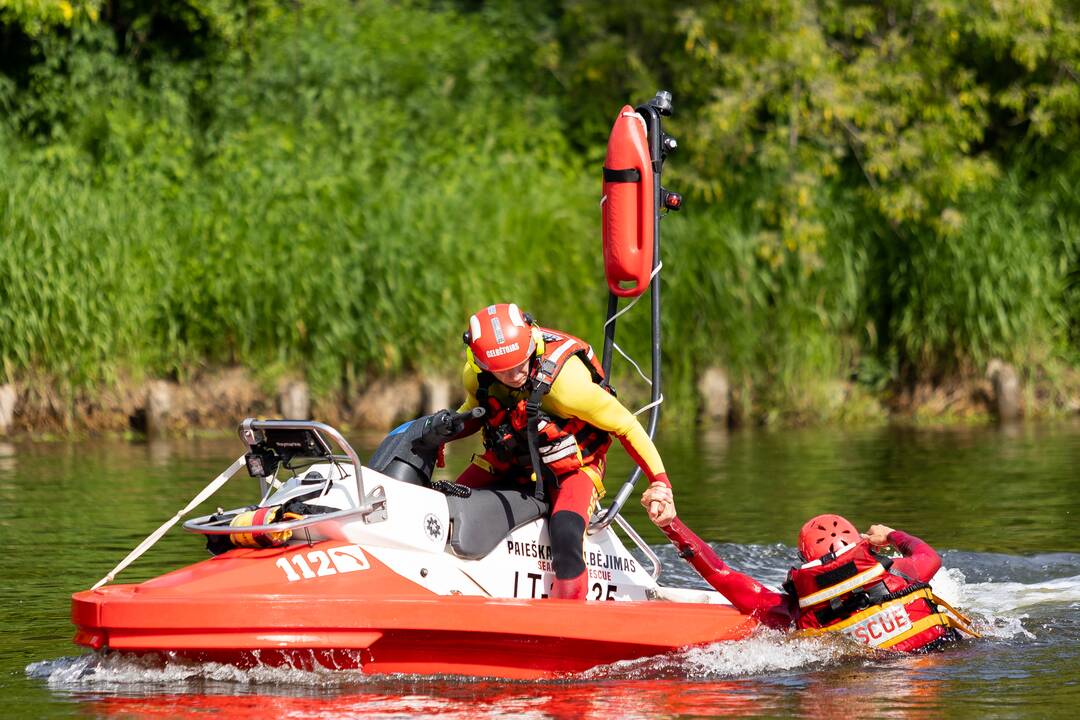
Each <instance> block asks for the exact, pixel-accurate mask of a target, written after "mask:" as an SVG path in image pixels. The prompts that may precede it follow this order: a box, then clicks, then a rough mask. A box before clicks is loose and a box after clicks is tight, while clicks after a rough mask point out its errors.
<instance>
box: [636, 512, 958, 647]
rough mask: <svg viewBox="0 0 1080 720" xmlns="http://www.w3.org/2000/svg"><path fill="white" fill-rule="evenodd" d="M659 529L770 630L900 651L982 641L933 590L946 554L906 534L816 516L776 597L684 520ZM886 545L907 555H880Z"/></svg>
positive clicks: (805, 527)
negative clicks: (838, 637) (966, 637)
mask: <svg viewBox="0 0 1080 720" xmlns="http://www.w3.org/2000/svg"><path fill="white" fill-rule="evenodd" d="M654 522H655V521H654ZM657 525H658V526H659V527H660V528H661V529H662V530H663V531H664V534H665V535H667V536H668V539H669V540H671V542H672V543H673V544H674V545H675V546H676V547H678V548H679V554H680V555H681V556H682V557H683V558H685V559H686V560H687V561H688V562H690V564H691V565H693V566H694V568H695V569H696V570H697V571H698V572H699V573H701V575H702V577H704V578H705V580H706V581H707V582H708V583H709V584H710V585H712V586H713V587H714V588H715V589H716V590H717V591H718V592H719V593H720V594H722V595H723V596H724V597H726V598H727V599H728V600H730V601H731V604H732V605H734V606H735V607H736V608H738V609H739V611H740V612H743V613H745V614H747V615H752V616H754V617H756V618H757V619H758V620H760V621H761V622H762V623H764V624H766V625H769V626H770V627H774V628H779V629H785V628H789V627H791V626H792V625H794V626H795V627H796V628H798V629H799V631H800V632H801V633H802V634H805V635H818V634H821V633H825V632H842V633H844V634H845V635H847V636H849V637H851V638H852V639H854V640H856V641H858V642H861V643H863V644H864V645H869V646H870V647H875V648H881V649H889V650H896V651H899V652H914V651H929V650H932V649H936V648H938V647H940V646H942V645H944V644H946V643H949V642H952V641H954V640H956V639H958V638H959V634H958V633H957V630H958V629H959V630H963V631H964V632H967V633H969V634H971V635H973V636H977V634H976V633H975V632H974V631H973V630H971V628H970V621H969V620H968V619H967V618H966V617H964V616H963V615H961V614H960V613H959V612H957V611H956V610H955V609H953V608H952V607H951V606H949V605H948V603H945V602H944V601H943V600H941V599H940V598H938V597H937V596H936V595H934V594H933V591H932V590H931V589H930V585H929V582H930V579H931V578H932V577H933V576H934V573H936V572H937V571H938V568H940V567H941V557H940V556H939V555H938V554H937V552H935V551H934V549H933V548H932V547H930V546H929V545H928V544H926V543H925V542H923V541H922V540H920V539H919V538H917V537H915V536H914V535H909V534H908V533H905V532H903V531H902V530H894V529H892V528H890V527H887V526H885V525H871V526H870V529H869V530H867V531H866V532H865V533H863V534H862V535H860V534H859V532H858V531H857V530H856V529H855V526H854V525H852V524H851V523H850V522H848V520H846V519H845V518H843V517H841V516H839V515H818V516H817V517H815V518H811V519H810V520H809V521H807V523H806V524H805V525H803V527H802V530H801V532H800V533H799V556H800V558H801V559H802V564H801V565H799V566H798V567H794V568H792V569H791V571H790V572H789V573H788V577H787V581H786V582H785V583H784V585H783V589H784V592H776V591H774V590H769V589H768V588H766V587H765V586H764V585H762V584H761V583H759V582H758V581H757V580H754V579H753V578H752V577H750V576H748V575H744V574H743V573H739V572H735V571H734V570H732V569H731V568H729V567H728V566H727V565H726V564H725V563H724V561H723V560H722V559H721V558H720V557H719V556H718V555H717V554H716V553H715V552H713V550H712V548H710V547H709V545H708V544H707V543H705V542H704V541H703V540H702V539H701V538H699V537H698V536H697V535H695V534H694V533H693V531H691V530H690V529H689V528H688V527H686V525H684V524H683V523H682V522H681V521H680V520H678V519H677V518H675V519H673V520H672V521H671V522H670V523H667V524H664V523H663V522H662V521H661V522H658V523H657ZM886 545H893V546H895V547H896V548H897V549H898V550H899V551H900V553H901V555H903V557H900V558H895V559H894V558H889V557H885V556H884V555H878V554H877V553H875V552H874V549H875V548H882V547H884V546H886ZM939 605H941V606H944V608H945V610H942V609H941V608H939V607H938V606H939ZM946 611H948V612H946ZM950 613H951V614H950Z"/></svg>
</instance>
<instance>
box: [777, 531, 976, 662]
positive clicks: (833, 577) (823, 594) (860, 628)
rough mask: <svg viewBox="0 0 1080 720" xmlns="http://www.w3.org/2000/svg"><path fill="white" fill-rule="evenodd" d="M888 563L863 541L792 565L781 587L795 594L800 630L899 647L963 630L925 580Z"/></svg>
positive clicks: (905, 649)
mask: <svg viewBox="0 0 1080 720" xmlns="http://www.w3.org/2000/svg"><path fill="white" fill-rule="evenodd" d="M891 565H892V560H891V559H889V558H887V557H882V556H878V555H876V554H874V552H873V551H872V550H871V549H870V544H869V543H868V542H866V541H865V540H863V541H861V542H858V543H856V544H855V545H849V546H848V547H846V548H844V549H843V550H840V551H838V552H836V553H829V554H828V555H825V556H823V557H822V558H820V559H818V560H815V561H814V562H811V563H807V564H805V565H803V566H802V567H798V568H792V570H791V572H790V573H788V580H787V582H786V583H785V588H786V589H787V590H788V592H790V593H791V594H792V595H793V596H794V597H796V598H797V599H798V604H799V610H798V613H797V614H796V618H797V620H796V624H797V626H798V628H799V630H801V631H802V632H803V634H807V635H816V634H820V633H824V632H842V633H844V634H845V635H847V636H849V637H851V638H852V639H854V640H856V641H858V642H861V643H863V644H864V645H869V646H871V647H875V648H882V649H891V650H897V651H900V652H911V651H913V650H919V649H921V648H924V647H926V646H927V645H929V644H930V643H933V642H935V641H937V640H939V639H941V638H943V637H945V636H948V635H952V634H953V631H952V630H951V629H950V628H953V627H956V628H958V629H962V630H968V628H966V627H965V625H964V624H962V623H961V622H960V620H964V621H966V618H964V617H963V616H959V619H956V618H953V617H951V616H949V615H948V614H946V613H945V612H943V611H942V610H941V609H939V608H938V606H937V605H938V603H940V602H942V601H940V600H939V599H938V598H937V597H936V596H935V595H934V594H933V592H932V591H931V589H930V586H929V585H928V584H927V583H920V582H916V581H914V580H912V579H910V578H906V577H903V576H901V575H898V574H896V573H893V572H890V570H889V568H890V567H891ZM946 607H948V606H947V605H946ZM950 609H951V608H950ZM954 612H955V611H954ZM957 615H959V613H957ZM969 632H970V631H969Z"/></svg>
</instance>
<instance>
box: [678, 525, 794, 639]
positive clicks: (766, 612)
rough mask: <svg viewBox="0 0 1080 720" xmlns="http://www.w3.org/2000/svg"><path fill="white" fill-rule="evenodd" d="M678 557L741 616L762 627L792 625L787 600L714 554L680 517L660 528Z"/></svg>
mask: <svg viewBox="0 0 1080 720" xmlns="http://www.w3.org/2000/svg"><path fill="white" fill-rule="evenodd" d="M661 529H662V530H663V531H664V534H665V535H667V537H668V539H669V540H670V541H671V542H672V544H673V545H675V547H677V548H679V555H680V556H682V557H683V559H685V560H686V561H687V562H688V563H690V564H691V565H693V566H694V569H695V570H697V571H698V573H700V574H701V577H703V578H705V582H707V583H709V585H712V587H713V588H714V589H715V590H716V591H717V592H718V593H720V594H721V595H723V596H724V597H725V598H727V599H728V600H729V601H730V602H731V604H732V605H734V606H735V607H736V609H738V611H739V612H741V613H743V614H744V615H750V616H752V617H754V618H756V619H757V620H759V621H761V622H762V623H764V624H765V625H768V626H769V627H774V628H787V627H789V626H790V625H791V623H792V617H791V605H790V598H789V597H788V596H787V595H786V594H784V593H779V592H776V591H775V590H770V589H768V588H767V587H765V586H764V585H762V584H761V583H759V582H758V581H757V580H755V579H754V578H752V577H750V576H749V575H745V574H743V573H740V572H736V571H734V570H732V569H731V568H729V567H728V566H727V564H726V563H725V562H724V561H723V559H721V557H720V556H719V555H717V554H716V553H715V552H714V551H713V549H712V548H711V547H709V545H708V543H706V542H705V541H704V540H702V539H701V538H699V537H698V536H697V535H696V534H695V533H694V532H693V531H692V530H690V528H688V527H686V525H684V524H683V523H682V521H681V520H679V518H675V519H674V520H673V521H672V522H671V524H670V525H668V526H667V527H666V528H661Z"/></svg>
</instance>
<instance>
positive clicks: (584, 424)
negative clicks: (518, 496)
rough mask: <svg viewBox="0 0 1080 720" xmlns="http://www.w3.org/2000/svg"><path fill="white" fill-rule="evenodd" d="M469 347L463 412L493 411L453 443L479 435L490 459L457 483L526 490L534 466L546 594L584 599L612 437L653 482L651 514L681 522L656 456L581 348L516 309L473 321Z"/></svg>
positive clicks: (503, 308) (477, 458)
mask: <svg viewBox="0 0 1080 720" xmlns="http://www.w3.org/2000/svg"><path fill="white" fill-rule="evenodd" d="M463 340H464V342H465V345H466V346H467V350H466V363H465V370H464V373H463V382H464V385H465V392H466V398H465V402H464V403H463V404H462V405H461V407H460V408H458V412H467V411H469V410H471V409H473V408H475V407H482V408H484V409H485V410H486V411H487V412H486V413H485V415H484V416H483V417H481V418H479V419H477V420H474V421H472V422H470V423H466V426H465V428H464V430H463V431H462V432H461V433H459V434H458V436H457V437H464V436H466V435H470V434H472V433H475V432H477V431H478V430H481V431H482V432H483V439H484V452H483V453H482V454H481V455H474V456H473V460H472V463H471V464H470V465H469V466H468V467H467V468H466V469H465V470H464V472H462V473H461V475H460V476H459V477H458V478H457V482H458V483H459V484H461V485H465V486H468V487H471V488H480V487H485V486H488V485H492V484H493V483H496V482H498V483H500V484H509V485H511V486H520V487H527V486H528V485H529V484H530V483H532V482H533V478H534V476H535V475H536V472H535V471H534V468H537V467H538V468H539V471H540V474H541V475H543V476H544V478H545V482H544V483H543V484H542V486H541V488H540V490H541V491H542V492H544V493H545V494H546V496H547V499H549V500H550V501H551V503H552V511H551V518H550V520H549V522H548V534H549V536H550V538H551V551H552V566H553V569H554V571H555V580H554V582H553V583H552V586H551V590H550V593H549V596H550V597H553V598H564V599H584V598H585V594H586V592H587V590H588V576H587V573H586V568H585V561H584V559H583V557H582V549H583V541H584V535H585V527H586V526H587V525H588V522H589V518H590V517H591V516H592V513H593V511H594V510H595V508H596V503H597V501H598V500H599V499H600V498H601V497H602V496H603V494H604V484H603V480H604V463H605V457H606V454H607V450H608V447H609V446H610V445H611V436H612V435H615V437H617V438H619V441H620V442H621V443H622V445H623V447H624V448H626V450H627V452H628V453H629V454H630V456H631V457H632V458H633V459H634V461H635V462H636V463H637V464H638V466H639V467H640V468H641V469H642V471H644V473H645V475H646V476H647V477H648V479H649V482H650V485H649V488H648V489H646V491H645V493H644V495H643V496H642V501H643V502H644V503H645V506H646V508H647V509H648V512H649V517H650V518H651V519H652V520H653V522H657V523H662V524H667V523H669V522H671V519H672V518H673V517H675V501H674V497H673V496H672V493H671V483H670V482H669V481H668V477H667V473H666V472H665V470H664V465H663V463H662V461H661V460H660V454H659V453H658V452H657V450H656V447H655V446H654V445H653V443H652V441H651V440H650V439H649V436H648V434H647V433H646V432H645V430H644V428H642V427H641V424H640V423H639V422H638V421H637V419H636V418H635V417H634V416H633V414H631V413H630V411H629V410H627V409H626V408H625V407H623V405H622V404H621V403H620V402H619V401H618V400H616V399H615V394H614V392H613V391H612V390H611V389H610V388H609V387H608V385H607V383H606V382H605V379H604V373H603V369H602V368H601V367H600V364H599V363H598V362H597V360H596V357H595V355H594V353H593V351H592V348H591V347H589V345H588V344H587V343H585V342H584V341H582V340H579V339H578V338H575V337H573V336H572V335H568V334H566V333H563V332H559V331H556V330H551V329H548V328H542V327H539V326H538V325H536V324H535V322H534V321H533V319H532V317H530V316H529V315H528V314H527V313H523V312H521V311H520V310H519V309H518V307H517V305H514V304H498V305H490V306H488V307H486V308H484V309H482V310H480V311H479V312H477V313H476V314H474V315H473V316H471V317H470V318H469V329H468V330H467V331H466V332H465V334H464V336H463ZM530 437H531V442H530ZM661 490H662V492H660V491H661Z"/></svg>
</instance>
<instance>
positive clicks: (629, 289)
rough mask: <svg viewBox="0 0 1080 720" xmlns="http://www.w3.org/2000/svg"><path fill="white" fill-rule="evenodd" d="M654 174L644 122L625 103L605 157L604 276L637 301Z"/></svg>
mask: <svg viewBox="0 0 1080 720" xmlns="http://www.w3.org/2000/svg"><path fill="white" fill-rule="evenodd" d="M653 204H654V198H653V173H652V163H651V159H650V157H649V139H648V136H647V134H646V132H645V121H644V120H643V119H642V117H641V116H640V115H638V114H637V113H636V112H634V109H633V108H632V107H630V106H629V105H624V106H623V109H622V110H620V111H619V117H618V118H616V119H615V125H614V127H612V128H611V135H610V136H609V137H608V146H607V157H606V158H605V159H604V195H603V199H602V200H601V206H602V207H603V228H604V230H603V232H604V272H605V273H606V274H607V282H608V288H609V289H610V290H611V292H612V293H614V294H615V295H618V296H620V297H636V296H638V295H641V294H642V293H643V292H645V290H646V289H647V288H648V287H649V277H650V276H651V274H652V265H653V220H654V217H655V213H656V208H655V207H653Z"/></svg>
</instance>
